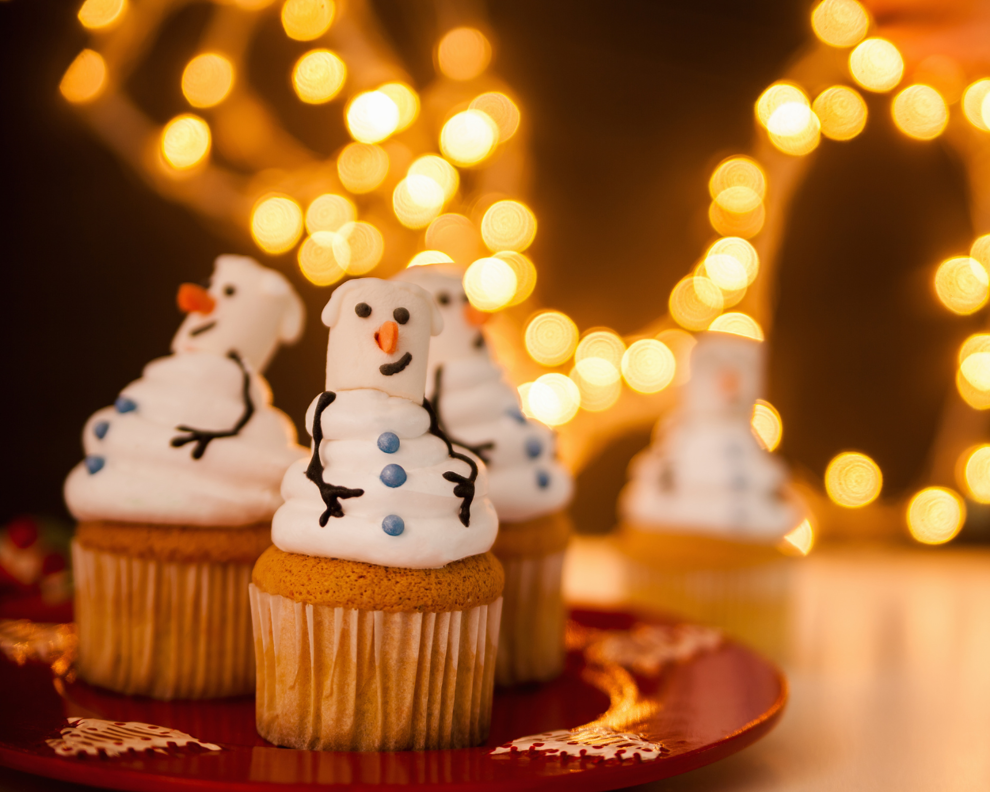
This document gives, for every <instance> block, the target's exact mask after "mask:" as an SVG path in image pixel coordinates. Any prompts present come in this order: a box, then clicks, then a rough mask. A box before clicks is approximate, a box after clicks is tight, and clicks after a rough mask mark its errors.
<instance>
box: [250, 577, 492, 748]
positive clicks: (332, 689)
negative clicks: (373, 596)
mask: <svg viewBox="0 0 990 792" xmlns="http://www.w3.org/2000/svg"><path fill="white" fill-rule="evenodd" d="M250 597H251V616H252V619H253V622H254V648H255V653H256V659H257V667H258V683H257V695H256V700H255V706H256V710H257V725H258V733H259V734H261V736H262V737H264V738H265V739H266V740H268V741H270V742H273V743H275V744H276V745H284V746H288V747H291V748H304V749H321V750H335V751H382V750H385V751H400V750H409V749H416V750H420V749H425V748H464V747H468V746H472V745H479V744H481V743H482V742H484V741H485V740H486V739H487V737H488V728H489V724H490V721H491V707H492V689H493V687H494V682H495V658H496V647H497V646H498V640H499V623H500V619H501V612H502V600H501V598H499V599H497V600H495V602H493V603H491V604H490V605H479V606H477V607H474V608H470V609H468V610H464V611H454V612H451V613H386V612H383V611H367V610H358V609H355V608H336V607H333V606H331V605H313V604H309V603H302V602H296V601H294V600H291V599H289V598H288V597H283V596H281V595H278V594H268V593H267V592H264V591H262V590H261V589H259V588H258V587H257V586H255V585H254V584H251V586H250Z"/></svg>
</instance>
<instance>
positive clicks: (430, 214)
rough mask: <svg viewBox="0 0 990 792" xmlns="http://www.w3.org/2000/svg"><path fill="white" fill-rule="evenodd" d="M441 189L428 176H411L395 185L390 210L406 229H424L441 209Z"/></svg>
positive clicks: (442, 198)
mask: <svg viewBox="0 0 990 792" xmlns="http://www.w3.org/2000/svg"><path fill="white" fill-rule="evenodd" d="M443 200H444V194H443V187H441V186H440V185H439V184H437V183H436V182H435V181H434V180H433V179H431V178H430V177H429V176H422V175H419V174H412V175H410V176H406V178H404V179H403V180H402V181H400V182H399V183H398V184H397V185H395V190H393V191H392V208H393V209H394V210H395V216H396V217H397V218H398V219H399V222H400V223H402V225H404V226H406V228H426V226H428V225H429V224H430V222H431V221H432V220H433V219H434V218H435V217H436V216H437V215H439V214H440V210H441V209H442V208H443Z"/></svg>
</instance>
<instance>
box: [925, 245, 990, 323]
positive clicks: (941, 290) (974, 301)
mask: <svg viewBox="0 0 990 792" xmlns="http://www.w3.org/2000/svg"><path fill="white" fill-rule="evenodd" d="M988 288H990V277H988V275H987V271H986V270H985V269H984V268H983V265H982V264H980V262H979V261H977V260H976V259H974V258H970V257H969V256H957V257H955V258H951V259H949V260H948V261H944V262H942V264H940V265H939V268H938V270H937V271H936V272H935V293H936V294H937V295H938V298H939V300H941V301H942V304H943V305H944V306H945V307H946V308H948V309H949V310H950V311H952V312H953V313H955V314H959V315H960V316H966V315H968V314H971V313H974V312H976V311H978V310H980V308H982V307H983V306H984V305H986V302H987V293H988Z"/></svg>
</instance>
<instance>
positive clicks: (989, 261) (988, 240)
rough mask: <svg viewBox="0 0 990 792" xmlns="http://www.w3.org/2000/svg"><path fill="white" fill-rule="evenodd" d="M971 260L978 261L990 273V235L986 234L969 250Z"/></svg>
mask: <svg viewBox="0 0 990 792" xmlns="http://www.w3.org/2000/svg"><path fill="white" fill-rule="evenodd" d="M969 255H970V258H974V259H976V260H977V261H978V262H980V264H982V265H983V268H984V269H985V270H987V272H990V234H984V235H983V236H981V237H980V238H979V239H977V240H976V241H975V242H974V243H973V246H972V247H971V248H970V249H969Z"/></svg>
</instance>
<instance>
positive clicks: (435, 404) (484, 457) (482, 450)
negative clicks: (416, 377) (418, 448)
mask: <svg viewBox="0 0 990 792" xmlns="http://www.w3.org/2000/svg"><path fill="white" fill-rule="evenodd" d="M442 389H443V366H437V371H436V374H434V375H433V401H432V402H430V406H431V407H432V408H433V413H434V415H436V419H437V427H438V428H439V429H440V431H441V432H443V434H444V436H445V437H448V438H450V442H451V443H456V444H457V445H459V446H461V448H466V449H467V450H468V451H470V452H471V453H472V454H474V455H475V456H477V457H480V458H481V461H482V462H484V463H485V464H486V465H487V464H490V463H491V459H490V458H489V457H488V452H489V451H491V450H492V449H493V448H495V441H494V440H489V441H488V442H487V443H479V444H478V445H469V444H468V443H465V442H464V441H463V440H458V439H457V438H456V437H451V435H450V433H449V432H448V431H447V428H446V427H445V426H444V425H443V413H441V412H440V392H441V391H442Z"/></svg>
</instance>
